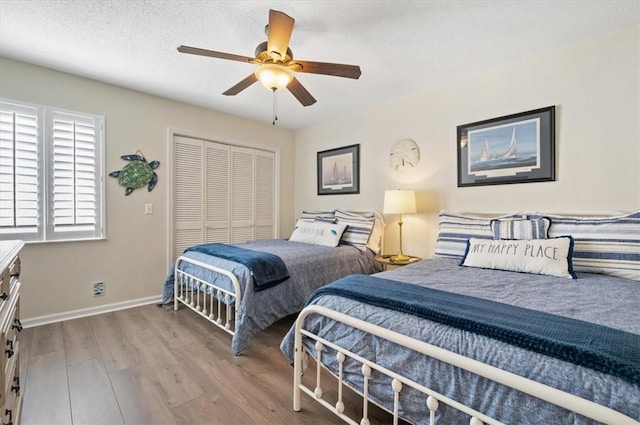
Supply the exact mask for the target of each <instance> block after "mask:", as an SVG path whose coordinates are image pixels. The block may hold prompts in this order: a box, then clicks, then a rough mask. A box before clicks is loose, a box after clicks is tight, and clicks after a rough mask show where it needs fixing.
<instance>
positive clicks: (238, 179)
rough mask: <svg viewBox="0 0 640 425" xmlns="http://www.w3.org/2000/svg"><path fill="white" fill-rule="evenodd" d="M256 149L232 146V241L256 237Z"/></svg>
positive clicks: (248, 239) (242, 240) (243, 240)
mask: <svg viewBox="0 0 640 425" xmlns="http://www.w3.org/2000/svg"><path fill="white" fill-rule="evenodd" d="M254 199H255V150H254V149H247V148H238V147H232V148H231V242H236V243H237V242H246V241H250V240H253V239H254V213H255V211H254V208H253V205H254Z"/></svg>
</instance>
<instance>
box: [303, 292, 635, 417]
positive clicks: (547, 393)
mask: <svg viewBox="0 0 640 425" xmlns="http://www.w3.org/2000/svg"><path fill="white" fill-rule="evenodd" d="M310 314H318V315H322V316H325V317H327V318H330V319H333V320H336V321H339V322H342V323H344V324H346V325H349V326H352V327H354V328H357V329H360V330H362V331H364V332H368V333H370V334H372V335H375V336H377V337H380V338H385V339H387V340H389V341H391V342H393V343H395V344H398V345H401V346H404V347H407V348H410V349H411V350H414V351H416V352H419V353H422V354H424V355H425V356H428V357H431V358H433V359H436V360H440V361H442V362H446V363H448V364H451V365H453V366H456V367H459V368H462V369H465V370H467V371H469V372H472V373H474V374H476V375H479V376H482V377H484V378H487V379H490V380H492V381H495V382H498V383H500V384H503V385H505V386H507V387H510V388H513V389H516V390H518V391H521V392H523V393H526V394H529V395H531V396H534V397H537V398H539V399H541V400H544V401H547V402H549V403H552V404H555V405H557V406H560V407H563V408H565V409H567V410H570V411H573V412H576V413H578V414H580V415H583V416H586V417H587V418H590V419H594V420H597V421H600V422H603V423H606V424H616V425H626V424H636V425H637V424H640V422H638V421H636V420H634V419H632V418H630V417H628V416H626V415H623V414H622V413H620V412H617V411H615V410H613V409H610V408H608V407H606V406H602V405H599V404H597V403H595V402H593V401H590V400H587V399H583V398H580V397H577V396H575V395H573V394H570V393H567V392H564V391H561V390H558V389H556V388H553V387H550V386H548V385H545V384H541V383H539V382H536V381H533V380H531V379H527V378H523V377H521V376H519V375H516V374H513V373H511V372H507V371H505V370H502V369H499V368H497V367H494V366H490V365H488V364H485V363H482V362H479V361H477V360H474V359H470V358H468V357H464V356H462V355H459V354H456V353H453V352H451V351H448V350H445V349H442V348H439V347H436V346H434V345H431V344H427V343H425V342H423V341H419V340H417V339H414V338H410V337H408V336H406V335H402V334H399V333H397V332H394V331H391V330H389V329H385V328H382V327H379V326H377V325H374V324H371V323H368V322H365V321H363V320H360V319H356V318H354V317H352V316H349V315H346V314H343V313H340V312H337V311H334V310H332V309H329V308H327V307H323V306H319V305H310V306H308V307H306V308H305V309H304V310H302V312H301V313H300V315H299V316H298V319H297V321H296V324H295V354H294V374H293V410H295V411H296V412H297V411H300V408H301V406H300V405H301V400H300V398H301V397H300V396H301V391H302V392H304V393H306V394H308V395H309V396H311V397H312V398H314V399H315V400H316V401H318V402H319V403H320V404H321V405H323V406H324V407H326V408H327V409H328V410H330V411H331V412H333V413H334V414H336V415H337V416H338V417H340V418H342V419H343V420H344V421H345V422H347V423H349V424H351V425H369V423H370V422H369V418H368V403H370V402H371V403H373V402H372V401H370V400H369V389H368V377H369V376H370V375H371V370H372V369H375V370H376V371H378V372H380V373H382V374H384V375H386V376H388V377H389V378H390V380H391V387H392V389H393V391H394V403H393V407H392V408H390V407H388V406H386V407H384V406H383V408H384V409H385V410H388V411H389V412H390V413H392V414H393V424H394V425H397V423H398V420H399V417H398V403H399V397H400V391H401V390H402V387H403V386H404V385H406V386H410V387H412V388H415V389H416V390H418V391H420V392H421V393H423V394H424V395H425V403H426V404H427V407H428V409H429V414H430V416H429V423H430V424H431V425H435V423H436V421H435V413H436V411H437V409H438V407H439V404H440V403H444V404H446V405H448V406H451V407H453V408H454V409H457V410H459V411H461V412H463V413H465V414H467V415H469V417H470V420H469V424H470V425H483V424H502V422H500V421H499V420H498V419H495V418H491V417H489V416H487V415H485V414H483V413H481V412H478V411H477V410H474V409H472V408H470V407H467V406H465V405H463V404H461V403H459V402H457V401H455V400H452V399H450V398H448V397H446V396H444V395H442V394H440V393H438V392H436V391H433V390H432V389H430V388H427V387H425V386H423V385H421V384H419V383H417V382H415V381H413V380H412V379H410V378H407V377H405V376H402V375H400V374H399V373H398V371H392V370H389V369H387V368H385V367H382V366H380V365H378V364H376V363H374V362H372V361H370V360H368V359H366V358H363V357H361V356H359V355H357V354H355V353H352V352H351V351H349V350H346V349H344V348H342V347H340V346H338V345H336V344H335V343H333V342H331V341H328V340H326V339H324V338H321V337H319V336H318V335H315V334H313V333H312V332H310V331H308V330H305V329H303V328H302V325H303V324H304V320H305V318H306V317H307V316H308V315H310ZM303 336H305V337H308V338H311V339H312V340H314V341H315V348H316V352H317V353H318V354H317V357H314V359H315V361H316V364H317V366H316V371H315V388H313V389H311V388H310V387H308V386H306V385H305V384H303V382H302V373H303V372H304V369H305V368H306V366H305V364H306V362H307V357H306V356H309V355H311V356H313V355H312V354H311V353H310V352H308V350H306V349H304V348H303V345H302V337H303ZM324 346H326V347H329V348H331V349H333V350H335V351H336V352H337V355H336V358H337V360H338V374H337V376H336V378H337V383H336V384H337V390H336V393H337V402H336V404H335V405H332V404H331V403H329V402H328V401H327V400H324V399H323V398H322V395H323V391H324V390H323V388H322V386H321V382H320V372H321V367H323V366H322V358H321V356H322V348H323V347H324ZM347 357H348V358H351V359H355V360H356V361H358V362H359V363H360V364H362V368H361V371H362V375H363V388H362V390H359V391H358V392H359V393H360V395H361V396H362V397H363V402H362V403H363V404H362V412H363V413H362V418H361V419H360V421H359V422H358V421H356V420H354V419H352V418H351V417H350V416H348V415H346V414H345V413H344V411H345V409H344V401H343V385H346V384H345V383H344V382H343V379H342V374H343V365H344V361H345V359H346V358H347ZM334 376H335V375H334Z"/></svg>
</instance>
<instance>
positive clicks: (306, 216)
mask: <svg viewBox="0 0 640 425" xmlns="http://www.w3.org/2000/svg"><path fill="white" fill-rule="evenodd" d="M298 220H302V221H316V220H317V221H325V222H327V223H335V222H336V217H335V215H334V214H333V211H302V214H300V217H299V218H298Z"/></svg>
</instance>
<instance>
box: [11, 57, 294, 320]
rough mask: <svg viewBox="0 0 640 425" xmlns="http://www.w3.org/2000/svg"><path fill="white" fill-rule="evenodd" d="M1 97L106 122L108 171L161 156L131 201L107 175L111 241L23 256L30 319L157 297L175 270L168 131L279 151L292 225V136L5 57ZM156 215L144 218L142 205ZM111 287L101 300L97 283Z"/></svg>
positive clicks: (38, 247) (36, 249)
mask: <svg viewBox="0 0 640 425" xmlns="http://www.w3.org/2000/svg"><path fill="white" fill-rule="evenodd" d="M0 89H1V90H0V96H2V97H4V98H8V99H13V100H18V101H26V102H31V103H37V104H44V105H50V106H55V107H59V108H64V109H68V110H72V111H79V112H86V113H93V114H97V115H103V116H105V121H106V137H105V139H106V149H105V153H106V171H107V172H110V171H114V170H119V169H121V168H122V167H123V165H125V162H124V161H123V160H121V159H120V155H123V154H129V153H135V152H136V150H137V149H140V150H142V151H143V152H144V154H145V156H146V158H148V159H149V160H159V161H160V167H159V168H158V170H156V172H157V173H158V176H159V181H158V184H157V186H156V187H155V189H154V190H153V191H152V192H147V190H146V189H144V188H142V189H137V190H135V191H134V192H133V193H132V194H131V195H129V196H126V197H125V196H124V188H123V187H121V186H119V185H118V183H117V179H114V178H111V177H106V179H107V181H106V185H105V186H106V206H107V212H106V225H107V237H108V238H107V240H104V241H91V242H65V243H41V244H28V245H27V246H26V247H25V248H24V250H23V252H22V255H21V257H22V261H23V265H24V266H23V270H24V272H23V274H22V279H21V280H22V281H23V284H24V286H23V290H22V294H21V313H22V318H23V319H26V320H29V319H31V318H34V317H41V316H47V315H55V314H60V313H65V312H69V311H73V310H78V309H84V308H96V307H99V306H101V305H105V304H112V303H119V302H125V301H130V300H136V299H144V298H148V297H156V296H157V297H159V295H160V293H161V291H162V282H163V280H164V278H165V275H166V272H167V270H168V267H167V264H168V259H167V198H168V196H167V184H166V183H167V180H168V173H169V169H170V164H169V163H168V161H167V152H168V150H167V143H168V129H169V128H173V129H180V130H187V131H190V132H192V133H196V134H199V135H204V136H207V135H208V136H210V137H211V138H212V139H214V140H218V141H222V142H230V143H248V144H251V145H253V146H255V145H262V146H268V147H274V148H279V149H280V155H281V156H280V160H281V170H280V171H281V172H280V182H281V185H282V186H281V192H280V193H281V196H280V212H281V216H280V228H281V229H282V232H284V233H285V234H288V233H289V232H290V231H291V225H292V222H293V220H294V217H293V212H294V203H293V197H292V196H291V195H290V194H292V193H293V190H294V187H293V181H294V179H293V176H294V169H293V162H294V134H293V132H292V131H289V130H285V129H281V128H277V127H273V126H271V125H270V123H258V122H253V121H249V120H246V119H242V118H238V117H234V116H230V115H226V114H222V113H217V112H214V111H210V110H207V109H203V108H199V107H194V106H190V105H186V104H182V103H178V102H174V101H170V100H167V99H163V98H159V97H154V96H150V95H146V94H143V93H139V92H135V91H132V90H127V89H124V88H120V87H115V86H111V85H108V84H104V83H99V82H96V81H92V80H88V79H84V78H79V77H76V76H72V75H69V74H64V73H60V72H56V71H52V70H49V69H45V68H41V67H36V66H32V65H28V64H25V63H21V62H16V61H12V60H7V59H4V58H0ZM145 203H152V204H153V214H152V215H144V204H145ZM94 281H104V282H105V284H106V292H105V295H104V296H102V297H99V298H94V297H93V296H92V292H91V282H94Z"/></svg>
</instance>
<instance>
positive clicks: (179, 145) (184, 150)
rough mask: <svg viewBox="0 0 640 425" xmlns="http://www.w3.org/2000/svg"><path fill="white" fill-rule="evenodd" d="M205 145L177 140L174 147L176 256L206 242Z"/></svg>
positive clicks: (174, 242) (174, 247)
mask: <svg viewBox="0 0 640 425" xmlns="http://www.w3.org/2000/svg"><path fill="white" fill-rule="evenodd" d="M203 148H204V142H203V141H202V140H196V139H190V138H186V137H180V136H175V137H174V144H173V206H172V208H173V255H174V259H175V258H177V257H178V256H179V255H180V254H182V252H183V251H184V250H185V248H187V247H188V246H191V245H197V244H201V243H202V242H203V240H204V227H203V217H204V215H203V202H204V193H203V187H204V184H203V183H204V180H203V177H202V176H203V174H204V149H203Z"/></svg>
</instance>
